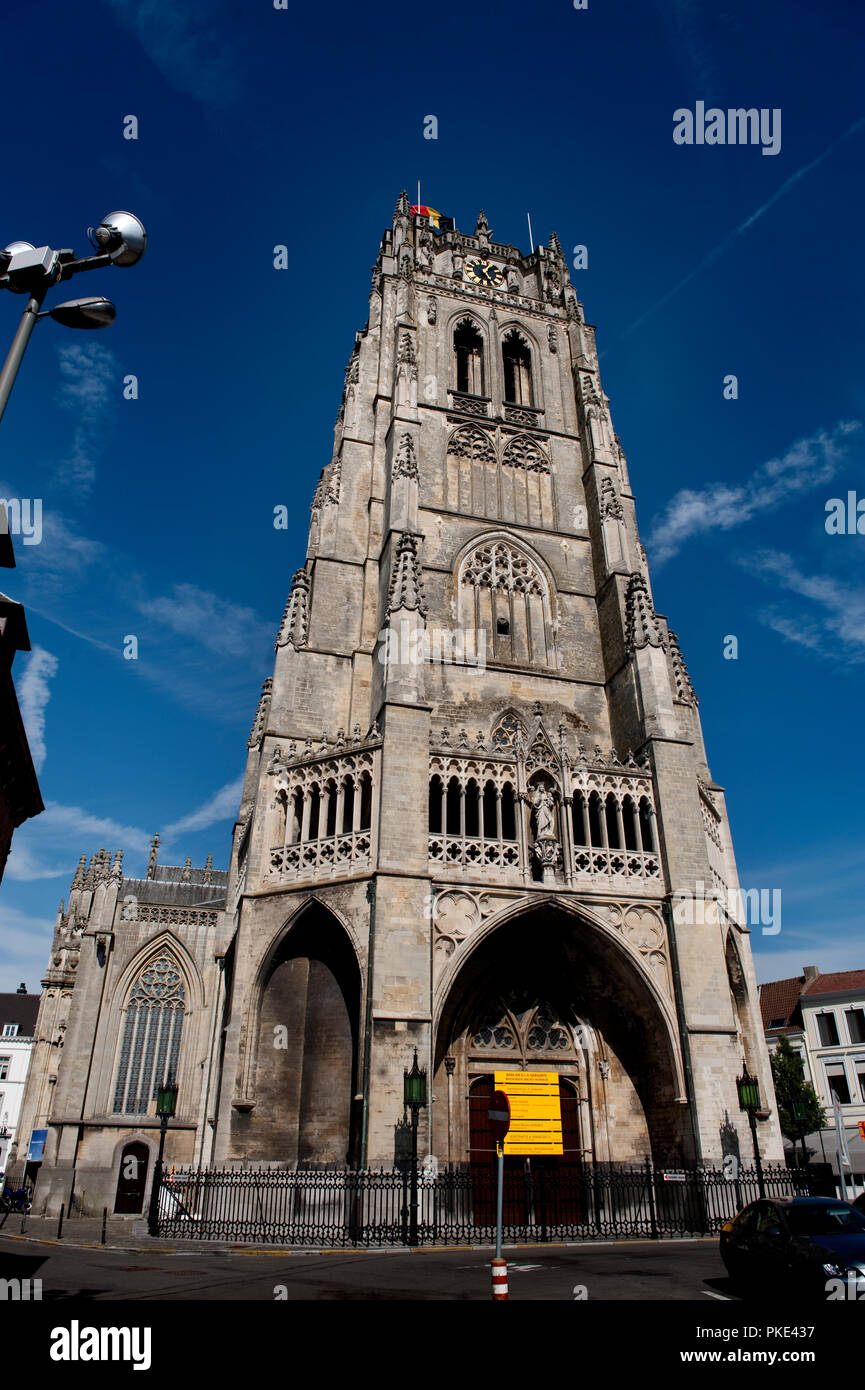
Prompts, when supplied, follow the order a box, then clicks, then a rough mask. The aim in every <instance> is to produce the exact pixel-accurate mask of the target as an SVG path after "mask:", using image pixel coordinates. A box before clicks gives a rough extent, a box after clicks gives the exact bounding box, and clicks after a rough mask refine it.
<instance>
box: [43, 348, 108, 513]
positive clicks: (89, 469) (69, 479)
mask: <svg viewBox="0 0 865 1390" xmlns="http://www.w3.org/2000/svg"><path fill="white" fill-rule="evenodd" d="M57 355H58V357H59V358H60V377H61V385H60V393H59V400H60V404H61V405H62V406H65V407H66V409H68V410H70V411H74V412H75V414H76V416H77V424H76V427H75V433H74V435H73V437H72V448H71V451H70V453H69V455H68V457H67V458H66V459H65V460H64V461H63V464H62V465H61V467H60V469H59V471H58V480H59V481H60V482H61V483H63V484H64V485H68V486H71V487H75V488H79V489H87V488H89V487H91V485H92V483H93V480H94V478H95V477H96V463H95V457H94V456H95V455H96V454H98V452H99V451H100V449H101V448H102V447H103V445H104V443H105V437H106V433H107V423H108V415H109V412H110V409H111V406H112V404H113V398H114V396H115V395H116V392H117V390H118V389H119V384H118V367H117V359H116V358H115V356H114V353H113V352H112V351H111V349H110V348H107V347H103V346H102V344H101V343H65V344H64V345H63V346H62V347H60V348H58V349H57Z"/></svg>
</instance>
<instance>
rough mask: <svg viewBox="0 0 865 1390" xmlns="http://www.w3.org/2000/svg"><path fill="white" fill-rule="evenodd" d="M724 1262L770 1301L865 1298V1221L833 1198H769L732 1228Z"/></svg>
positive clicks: (724, 1238) (726, 1230)
mask: <svg viewBox="0 0 865 1390" xmlns="http://www.w3.org/2000/svg"><path fill="white" fill-rule="evenodd" d="M721 1258H722V1260H723V1261H724V1264H725V1265H726V1266H727V1273H728V1274H729V1276H730V1278H731V1279H732V1280H733V1282H734V1283H738V1284H743V1285H746V1286H748V1287H750V1288H751V1289H753V1290H756V1291H758V1292H760V1293H762V1294H764V1295H765V1296H766V1297H773V1296H776V1295H780V1294H785V1295H787V1296H790V1295H793V1296H794V1297H795V1296H797V1295H798V1296H800V1297H802V1298H819V1299H826V1298H829V1297H832V1298H842V1297H843V1298H857V1297H858V1298H863V1299H865V1216H863V1214H862V1213H861V1212H859V1211H857V1210H856V1209H855V1207H852V1206H851V1205H850V1203H849V1202H842V1201H839V1200H837V1199H836V1198H833V1197H769V1198H766V1199H765V1200H762V1201H759V1202H752V1203H751V1204H750V1206H747V1207H744V1208H743V1210H742V1211H740V1212H739V1215H738V1216H736V1217H734V1218H733V1220H732V1221H728V1222H727V1223H726V1225H725V1226H724V1227H723V1229H722V1231H721Z"/></svg>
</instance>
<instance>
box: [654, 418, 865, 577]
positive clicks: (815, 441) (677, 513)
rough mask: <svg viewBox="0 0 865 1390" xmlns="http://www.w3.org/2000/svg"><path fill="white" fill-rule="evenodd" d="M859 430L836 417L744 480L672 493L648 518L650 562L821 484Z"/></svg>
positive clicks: (741, 523) (855, 422) (658, 561)
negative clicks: (651, 518)
mask: <svg viewBox="0 0 865 1390" xmlns="http://www.w3.org/2000/svg"><path fill="white" fill-rule="evenodd" d="M860 428H861V423H860V421H858V420H842V421H840V422H839V423H838V424H837V425H836V426H835V427H834V429H833V430H832V431H831V432H828V431H826V430H820V431H818V433H817V434H814V435H811V436H810V437H809V438H808V439H797V440H796V443H795V444H793V445H791V446H790V448H789V449H788V450H787V452H786V453H785V454H783V455H782V456H781V457H780V458H774V459H770V460H769V461H768V463H763V464H761V465H760V467H759V468H757V469H756V471H755V472H754V473H753V474H752V475H751V477H750V478H748V479H747V480H746V481H745V482H744V483H738V484H735V485H733V484H730V483H709V484H707V486H706V487H704V488H700V489H693V488H683V489H682V491H681V492H677V493H676V495H675V496H674V497H673V498H672V499H671V501H670V502H668V504H667V507H666V510H665V511H664V512H663V513H662V514H661V515H660V516H659V517H657V518H656V519H655V520H654V521H653V523H652V526H651V529H650V532H649V535H648V538H647V540H646V546H647V549H648V550H649V551H650V552H651V555H652V560H653V562H654V564H655V566H656V567H657V566H658V565H661V564H663V563H664V561H665V560H669V559H670V558H671V557H672V556H673V555H676V554H677V553H678V551H679V550H680V549H681V547H682V546H683V545H684V543H685V542H686V541H687V540H690V539H691V537H692V536H698V535H701V534H703V533H704V532H706V531H731V530H732V529H733V528H734V527H736V526H744V524H745V523H746V522H748V521H750V520H751V518H752V517H753V516H755V515H757V513H760V512H766V511H769V510H771V509H772V508H773V507H777V506H779V505H780V504H781V503H783V502H786V501H788V500H790V499H791V498H793V497H795V496H796V495H797V494H799V493H802V492H808V491H810V490H811V489H813V488H815V487H819V486H820V485H821V484H822V483H825V482H827V481H828V480H829V479H830V478H832V477H833V476H834V474H835V472H836V470H837V469H838V467H839V465H840V463H841V462H842V460H843V459H844V457H845V446H846V445H847V444H848V443H849V442H850V439H851V436H855V435H856V433H857V431H858V430H859V429H860Z"/></svg>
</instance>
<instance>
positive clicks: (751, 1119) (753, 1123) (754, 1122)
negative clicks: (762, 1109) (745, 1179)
mask: <svg viewBox="0 0 865 1390" xmlns="http://www.w3.org/2000/svg"><path fill="white" fill-rule="evenodd" d="M748 1120H749V1123H750V1125H751V1138H752V1139H753V1141H754V1167H755V1168H756V1169H757V1191H758V1192H759V1194H760V1197H761V1198H763V1197H765V1196H766V1188H765V1185H764V1183H763V1165H762V1163H761V1162H760V1145H759V1144H758V1143H757V1116H756V1115H755V1114H754V1111H753V1110H751V1109H749V1110H748Z"/></svg>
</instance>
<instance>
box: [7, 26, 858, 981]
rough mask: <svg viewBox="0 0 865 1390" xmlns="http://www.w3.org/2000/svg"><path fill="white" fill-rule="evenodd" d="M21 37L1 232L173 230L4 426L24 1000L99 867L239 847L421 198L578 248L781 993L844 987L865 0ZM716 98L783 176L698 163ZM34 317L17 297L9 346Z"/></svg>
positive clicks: (44, 328) (18, 959)
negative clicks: (15, 533)
mask: <svg viewBox="0 0 865 1390" xmlns="http://www.w3.org/2000/svg"><path fill="white" fill-rule="evenodd" d="M307 11H308V12H307ZM10 24H11V25H12V26H13V27H14V29H15V31H16V36H15V43H14V44H8V45H7V46H6V49H5V52H4V56H3V82H2V88H0V117H2V128H3V130H4V131H5V132H6V139H5V140H4V161H3V164H4V168H3V181H2V217H0V244H5V243H6V242H8V241H11V240H13V239H24V240H29V241H31V242H34V243H35V244H37V245H41V244H44V243H46V242H47V243H50V244H51V245H53V246H73V247H75V248H76V249H78V250H80V251H83V250H84V248H85V245H86V243H85V234H84V229H85V228H86V227H87V226H88V225H94V224H95V223H96V222H98V221H99V220H100V218H101V217H102V216H103V215H104V214H105V213H107V212H109V211H112V210H114V209H116V208H130V209H131V210H132V211H134V212H136V213H137V214H138V215H139V216H140V217H141V218H142V219H143V221H144V222H145V223H146V225H147V229H148V232H149V236H150V242H149V246H148V251H147V255H146V256H145V258H144V259H143V260H142V262H141V263H140V265H138V266H137V267H135V268H134V269H130V270H118V269H111V270H108V271H103V272H97V273H95V274H92V275H88V276H87V277H83V278H82V279H81V280H79V281H78V282H77V285H76V286H75V289H74V293H76V294H93V293H106V294H108V295H110V296H112V297H113V298H114V299H115V302H116V304H117V307H118V319H117V323H116V325H115V326H114V327H113V328H111V329H110V330H109V331H108V332H105V333H101V334H99V335H95V334H94V335H88V334H75V333H73V332H72V331H70V330H66V329H63V328H61V327H60V326H59V325H57V324H54V323H52V322H50V321H46V322H44V323H42V324H41V325H40V326H39V327H38V329H37V331H36V334H35V335H34V339H33V342H32V344H31V346H30V348H29V350H28V354H27V358H26V360H25V363H24V366H23V368H22V371H21V374H20V377H19V380H18V383H17V385H16V388H15V391H14V394H13V398H12V401H11V403H10V406H9V409H8V410H7V413H6V417H5V419H4V421H3V423H2V426H0V496H4V497H39V498H42V499H43V507H44V524H43V539H42V542H41V544H39V545H24V544H22V543H21V539H20V538H18V540H17V541H16V551H17V558H18V568H17V569H16V570H15V571H11V572H6V573H5V574H4V575H3V576H2V578H0V582H2V587H3V588H4V589H5V590H6V591H8V592H10V593H11V594H12V595H13V596H14V597H16V598H18V599H20V600H21V601H22V602H24V603H25V604H26V606H27V612H28V621H29V626H30V633H31V640H32V642H33V648H34V650H33V653H32V655H30V656H21V657H19V659H18V661H17V662H16V668H15V670H16V681H17V684H18V688H19V694H20V697H21V700H22V705H23V707H24V710H25V715H26V719H27V723H28V729H29V733H30V737H31V743H32V747H33V751H34V755H35V757H36V760H37V762H38V764H39V770H40V783H41V787H42V792H43V796H44V798H45V801H46V804H47V805H48V808H49V809H48V811H47V812H46V814H44V815H43V816H40V817H39V818H38V819H37V820H35V821H32V822H30V823H28V824H27V825H26V826H24V827H22V829H20V830H19V831H18V832H17V833H16V837H15V842H14V846H13V852H12V856H11V858H10V862H9V867H8V869H7V873H6V877H5V878H4V882H3V885H2V888H0V988H6V989H8V988H15V986H16V985H17V984H18V982H19V980H26V982H27V984H28V986H29V987H30V988H31V989H36V988H37V987H38V981H39V978H40V976H41V973H42V971H43V970H44V967H45V964H46V959H47V949H48V945H49V943H50V930H51V924H52V923H53V919H54V914H55V912H56V908H57V904H58V901H59V899H60V898H61V897H63V896H64V895H66V894H67V892H68V886H69V879H70V877H71V874H72V872H73V871H74V868H75V864H76V863H77V860H78V856H79V854H81V853H87V854H88V856H89V855H90V854H92V853H93V852H94V851H95V850H96V849H97V848H99V847H100V846H101V845H106V846H107V847H108V848H110V849H114V848H115V847H117V846H122V847H123V848H124V849H125V851H126V867H127V870H128V871H129V872H140V871H141V870H142V869H143V865H144V862H145V859H146V850H147V844H148V840H149V837H150V835H151V834H152V833H153V832H154V831H155V830H159V831H160V833H161V834H162V835H163V838H164V846H165V847H164V851H163V855H162V857H163V858H164V859H165V860H166V861H170V862H174V863H182V862H183V860H184V859H185V857H186V855H187V854H191V855H192V857H193V862H195V863H202V862H203V860H204V857H205V855H206V854H207V853H208V852H212V853H213V855H214V862H215V863H216V864H217V865H219V866H224V865H225V864H226V862H227V854H228V847H229V835H230V828H231V824H232V822H233V819H234V815H235V811H236V806H237V793H238V778H239V776H240V774H241V772H242V769H243V765H244V758H245V751H246V746H245V745H246V739H247V737H248V733H249V727H250V724H251V721H252V717H253V714H254V711H255V706H256V702H257V697H258V692H259V688H260V685H261V682H262V680H263V679H264V678H265V677H266V676H267V675H268V674H269V673H270V670H271V665H272V660H273V649H272V642H273V636H274V633H275V630H276V627H277V625H278V621H279V618H280V615H281V613H282V609H283V605H284V602H285V597H286V593H287V591H288V588H289V585H290V578H291V574H292V572H293V570H294V569H295V568H297V566H298V565H299V564H300V563H301V561H302V558H303V551H304V547H305V538H306V532H307V526H308V517H309V511H308V508H309V502H310V500H311V495H312V491H313V488H314V484H315V481H316V478H317V476H318V473H319V471H320V469H321V467H322V466H323V464H324V463H326V462H327V460H328V459H329V457H330V446H331V440H332V427H333V420H334V417H335V414H336V410H337V407H338V404H339V395H340V391H341V387H342V373H343V370H344V367H345V363H346V361H347V359H348V356H349V353H350V350H351V347H352V343H353V335H354V332H355V330H356V329H357V328H359V327H361V326H362V324H363V322H364V320H365V316H366V304H367V295H368V289H369V271H370V267H371V265H372V263H373V260H374V258H375V254H376V250H377V246H378V241H379V238H380V235H381V232H382V229H383V228H384V226H385V225H387V224H388V223H389V221H390V217H391V212H392V209H393V205H394V202H395V200H396V197H397V194H398V193H399V190H400V189H401V188H402V187H406V188H408V189H409V190H410V192H412V194H414V190H415V189H416V185H417V180H418V178H420V179H421V187H422V197H423V200H424V201H425V202H429V203H431V204H432V205H434V206H435V207H438V208H440V209H442V210H443V211H445V212H447V213H449V214H450V215H452V216H454V217H455V218H456V221H457V225H458V226H459V227H461V228H463V229H466V230H469V231H471V230H473V229H474V223H475V218H476V214H477V211H478V209H479V208H480V207H481V206H483V207H484V208H485V209H486V212H487V215H488V217H489V221H490V225H491V227H492V228H493V230H494V233H495V236H496V239H497V240H501V241H513V242H516V243H517V244H519V245H521V246H523V247H524V248H527V241H528V235H527V227H526V212H527V211H530V212H531V215H532V222H533V227H534V233H535V238H536V240H544V241H546V240H547V239H548V237H549V233H550V231H551V230H552V229H555V230H556V231H557V232H558V234H559V237H560V239H561V242H562V245H563V247H564V248H565V250H566V252H569V251H570V248H572V247H574V246H575V245H577V244H585V245H586V246H587V247H588V268H587V269H585V270H580V271H574V273H573V279H574V282H575V284H576V286H577V290H578V293H579V294H580V297H581V299H582V301H583V304H584V306H585V310H586V315H587V318H588V319H589V321H590V322H592V323H594V324H596V325H597V326H598V343H599V350H600V352H601V371H602V378H603V382H604V386H605V389H606V391H607V392H608V394H609V396H610V397H611V403H612V412H613V420H614V423H615V426H616V429H617V431H618V433H619V436H620V438H621V440H622V443H623V446H624V448H625V450H626V452H627V455H628V459H629V466H630V469H631V478H632V483H633V487H634V490H635V493H636V497H637V503H638V518H639V522H640V527H641V532H642V536H643V539H644V542H645V543H646V545H647V548H648V552H649V559H650V563H652V565H653V582H654V591H655V601H656V605H657V607H658V609H659V610H660V611H661V612H663V613H665V614H666V615H667V617H668V618H669V621H670V623H671V625H672V626H673V627H674V628H675V630H676V631H677V633H678V635H679V639H680V643H681V646H682V650H683V653H684V655H685V659H686V661H687V662H688V666H689V669H690V672H691V676H692V679H693V681H694V684H695V686H696V689H697V692H698V694H699V695H700V698H701V713H702V717H703V722H704V730H705V734H706V740H707V747H708V751H709V759H710V764H711V767H712V771H713V774H714V776H715V778H716V779H717V780H718V781H719V782H721V783H722V784H723V785H724V786H725V787H726V789H727V794H728V803H729V808H730V815H731V822H732V829H733V837H734V844H735V847H736V850H737V855H738V861H739V868H740V876H741V880H742V884H743V886H744V887H761V888H769V889H778V888H780V889H781V891H782V894H783V898H782V902H783V911H782V930H781V932H780V933H779V934H778V935H776V936H772V937H760V936H759V935H758V936H755V939H754V942H753V944H754V948H755V953H756V956H757V961H758V978H760V979H771V978H777V977H779V976H783V975H785V974H792V973H797V972H798V970H799V967H800V966H801V965H802V964H803V963H805V962H807V963H815V964H818V965H820V966H821V967H822V968H823V969H830V968H831V969H847V968H853V967H854V966H861V965H862V964H863V955H865V942H863V936H865V933H863V931H862V909H861V896H862V895H861V884H862V880H863V869H865V841H863V835H862V830H863V810H862V797H861V791H860V786H859V777H858V775H857V769H858V768H860V767H861V754H860V748H859V745H860V740H861V737H862V734H861V728H862V724H861V710H862V678H863V658H865V581H863V570H862V561H863V546H865V538H863V537H862V536H858V535H829V534H827V532H826V528H825V518H826V512H825V506H826V502H827V500H828V499H829V498H831V497H844V498H846V495H847V493H848V491H851V490H852V491H856V492H857V496H859V497H865V469H863V437H865V427H863V426H862V425H861V422H863V421H865V389H863V323H865V281H863V274H862V227H863V225H865V217H863V211H865V209H863V202H865V195H863V186H865V182H863V178H862V173H863V163H865V158H863V156H865V120H863V117H865V109H863V104H862V97H861V88H862V84H861V73H862V68H863V56H865V55H863V48H865V44H863V38H865V34H863V29H865V19H863V14H862V11H861V7H859V6H857V5H855V4H853V3H834V4H830V5H829V6H828V8H827V7H825V6H824V7H821V8H820V11H819V14H818V12H817V11H816V10H815V9H814V7H813V5H811V4H804V3H797V0H792V3H791V2H790V0H787V2H786V3H783V4H782V3H779V0H763V3H761V5H760V6H759V7H757V8H756V10H755V7H754V6H752V5H750V4H747V3H745V0H737V3H732V4H723V3H722V4H720V5H707V4H698V3H696V0H646V3H643V4H633V3H614V0H589V6H588V8H587V9H586V10H582V11H577V10H575V9H574V7H573V4H572V3H571V0H540V2H539V3H535V4H533V5H532V6H530V7H527V6H525V5H517V4H513V3H511V0H502V3H499V4H497V5H496V6H494V7H488V6H483V7H481V6H475V7H472V6H464V5H460V6H438V7H433V8H430V7H422V8H409V9H403V10H400V11H398V12H397V11H385V9H384V8H382V9H381V11H380V12H379V13H377V12H376V10H375V9H374V8H372V7H369V6H357V5H352V6H348V5H344V4H343V5H340V4H337V5H334V4H330V5H328V6H326V7H300V6H296V5H292V6H291V8H289V9H288V10H285V11H283V10H276V9H275V8H273V6H272V4H268V3H266V2H265V0H257V3H255V4H250V3H249V2H248V0H246V3H242V4H241V3H233V2H232V0H216V2H215V3H213V4H211V5H208V6H207V7H201V6H195V5H192V4H191V3H182V0H181V2H178V0H144V3H131V0H105V3H99V0H95V2H94V0H91V3H89V4H86V5H84V6H83V7H78V8H77V9H76V12H75V20H74V23H70V19H69V11H68V7H66V6H61V5H60V4H57V3H52V0H48V3H42V4H40V5H39V6H38V7H35V8H34V7H21V8H19V9H18V10H17V11H16V14H15V16H14V19H13V20H10V21H9V23H8V24H7V28H6V33H7V34H8V33H9V25H10ZM30 55H37V57H36V59H35V64H36V66H35V71H34V66H33V65H34V59H33V57H32V56H30ZM88 72H92V73H93V78H92V81H91V82H90V84H89V85H88ZM698 101H703V102H705V104H706V107H711V106H717V107H720V108H722V109H726V108H728V107H738V106H754V107H758V108H767V109H771V110H774V109H776V108H777V109H780V111H781V113H782V122H781V148H780V151H779V152H778V153H777V154H775V155H763V154H762V152H761V149H760V147H759V146H738V145H736V146H724V145H721V146H714V147H712V146H708V145H703V146H697V145H693V146H683V145H676V144H674V142H673V138H672V132H673V112H674V111H675V110H677V109H680V108H690V109H694V107H695V104H696V102H698ZM429 114H434V115H436V116H437V118H438V123H439V126H438V139H437V140H425V139H424V138H423V127H424V117H425V116H427V115H429ZM128 115H135V116H136V117H137V118H138V136H139V138H138V139H137V140H134V141H133V140H126V139H124V138H123V130H124V117H125V116H128ZM277 244H285V245H286V246H287V247H288V249H289V261H290V267H291V268H290V269H288V270H286V271H277V270H275V269H274V267H273V247H274V246H275V245H277ZM85 279H86V281H87V283H86V285H85V283H84V281H85ZM70 293H71V292H70ZM63 295H64V292H63V291H61V292H60V295H58V294H56V293H55V296H54V298H55V299H56V298H58V297H61V296H63ZM66 297H68V296H66ZM21 307H23V306H22V305H21V301H20V300H18V299H16V298H14V297H13V296H12V295H8V294H7V295H5V296H3V297H2V300H0V313H2V321H0V342H2V341H8V339H9V338H11V335H12V333H13V332H14V328H15V325H16V322H17V313H18V311H19V310H20V308H21ZM4 335H5V336H4ZM130 373H133V374H135V375H136V376H137V377H138V381H139V398H138V399H137V400H135V401H126V400H124V399H123V395H122V388H123V379H124V377H125V376H126V375H128V374H130ZM729 373H734V374H735V375H736V376H737V378H738V383H739V397H738V399H737V400H735V401H733V400H724V398H723V379H724V377H725V375H727V374H729ZM279 504H285V505H286V506H288V508H289V513H290V517H291V524H290V527H289V529H288V530H287V531H277V530H275V529H274V528H273V525H272V518H273V508H274V507H275V506H277V505H279ZM128 634H135V635H136V636H137V638H138V642H139V659H138V660H137V661H126V660H124V659H123V655H122V652H123V639H124V637H125V636H126V635H128ZM729 634H733V635H735V636H736V637H737V638H738V643H739V654H738V659H737V660H735V661H733V660H725V659H724V656H723V651H724V639H725V637H726V636H727V635H729Z"/></svg>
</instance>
